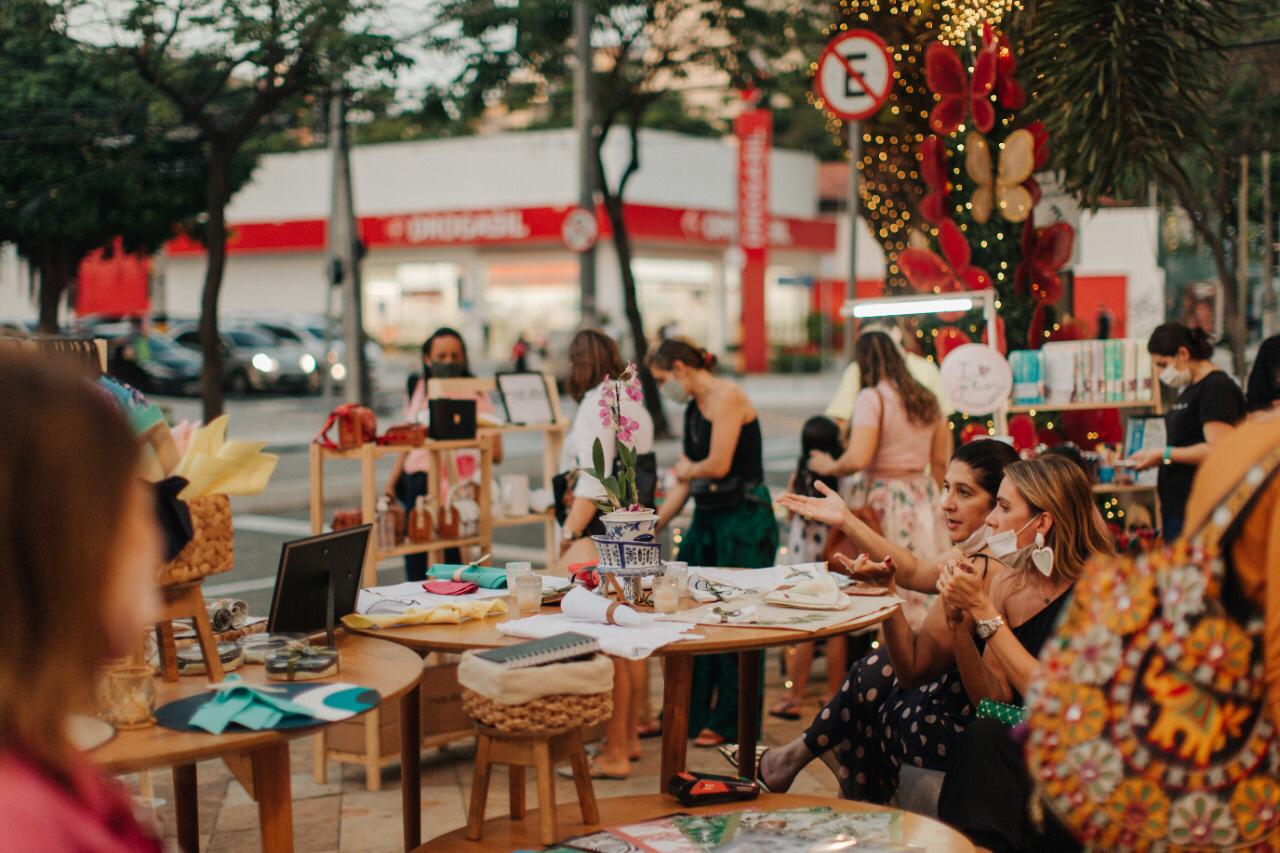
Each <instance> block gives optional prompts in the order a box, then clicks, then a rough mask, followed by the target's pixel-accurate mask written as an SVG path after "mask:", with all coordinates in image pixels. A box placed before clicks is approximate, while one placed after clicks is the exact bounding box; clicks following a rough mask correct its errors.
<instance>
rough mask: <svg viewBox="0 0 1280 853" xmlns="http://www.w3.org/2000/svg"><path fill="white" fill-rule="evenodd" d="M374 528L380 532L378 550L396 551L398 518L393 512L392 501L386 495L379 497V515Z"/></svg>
mask: <svg viewBox="0 0 1280 853" xmlns="http://www.w3.org/2000/svg"><path fill="white" fill-rule="evenodd" d="M374 530H376V531H377V534H378V550H379V551H394V550H395V547H396V519H395V516H393V515H392V514H391V501H390V499H389V498H387V497H386V496H385V495H384V496H383V497H381V498H378V515H377V520H376V523H375V524H374Z"/></svg>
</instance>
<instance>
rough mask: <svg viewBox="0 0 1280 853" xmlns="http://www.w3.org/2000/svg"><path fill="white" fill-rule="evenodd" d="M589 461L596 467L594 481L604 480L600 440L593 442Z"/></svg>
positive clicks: (602, 448) (602, 451)
mask: <svg viewBox="0 0 1280 853" xmlns="http://www.w3.org/2000/svg"><path fill="white" fill-rule="evenodd" d="M591 461H592V462H593V463H595V466H596V471H595V474H596V479H598V480H601V481H603V480H604V476H605V474H604V445H603V444H601V443H600V439H598V438H597V439H596V440H595V444H593V445H591Z"/></svg>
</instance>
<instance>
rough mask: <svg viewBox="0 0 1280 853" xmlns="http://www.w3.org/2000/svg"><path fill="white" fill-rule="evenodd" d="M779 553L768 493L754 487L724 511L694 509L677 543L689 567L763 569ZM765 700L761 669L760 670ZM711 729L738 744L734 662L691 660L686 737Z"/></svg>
mask: <svg viewBox="0 0 1280 853" xmlns="http://www.w3.org/2000/svg"><path fill="white" fill-rule="evenodd" d="M777 551H778V522H777V521H776V520H775V519H774V517H773V510H772V509H771V508H770V498H769V489H768V488H767V487H766V486H764V485H760V486H758V487H757V488H756V489H755V490H754V491H753V492H752V499H751V500H748V501H744V502H743V503H742V504H740V505H738V506H736V507H732V508H726V509H703V508H700V507H697V506H695V507H694V510H693V522H692V523H691V524H690V525H689V529H688V530H687V531H685V534H684V539H683V540H682V541H681V543H680V560H681V561H682V562H686V563H688V564H689V565H691V566H720V567H723V568H739V569H763V568H767V567H769V566H772V565H773V562H774V557H775V555H776V554H777ZM760 680H761V689H760V693H759V695H760V696H761V699H762V700H763V696H764V690H763V684H764V667H761V668H760ZM703 729H711V730H712V731H714V732H716V733H717V734H720V735H722V736H724V737H726V738H728V739H729V740H730V741H736V740H737V739H738V656H737V655H736V654H719V655H699V656H697V657H695V658H694V659H693V689H692V691H691V693H690V710H689V737H695V736H696V735H697V734H698V733H699V732H700V731H702V730H703Z"/></svg>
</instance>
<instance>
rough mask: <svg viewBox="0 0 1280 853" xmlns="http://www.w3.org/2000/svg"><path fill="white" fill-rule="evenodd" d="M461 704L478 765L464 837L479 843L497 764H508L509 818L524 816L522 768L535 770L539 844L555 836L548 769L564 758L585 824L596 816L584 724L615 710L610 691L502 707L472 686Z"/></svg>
mask: <svg viewBox="0 0 1280 853" xmlns="http://www.w3.org/2000/svg"><path fill="white" fill-rule="evenodd" d="M462 706H463V707H464V708H466V710H467V713H469V714H470V715H471V716H472V717H473V718H475V720H476V769H475V776H474V778H473V779H472V782H471V807H470V809H469V810H468V812H467V838H468V840H471V841H479V840H480V837H481V836H482V835H483V832H484V812H485V803H486V801H487V800H488V798H489V771H490V769H491V768H492V767H493V765H495V764H505V765H507V768H508V773H509V781H508V792H509V794H510V799H511V818H512V819H513V820H519V819H521V818H523V817H524V814H525V808H524V780H525V771H524V769H525V768H526V767H532V768H534V769H535V777H536V778H537V782H538V815H539V818H540V824H539V827H538V837H539V839H540V840H541V842H542V843H543V844H552V843H554V842H555V840H556V786H555V776H554V775H553V773H552V768H553V767H554V766H555V765H557V764H560V763H561V762H564V761H568V762H569V763H570V765H571V766H572V767H573V784H574V786H575V787H576V788H577V792H578V806H579V807H580V808H581V809H582V820H583V822H584V823H588V824H592V823H595V822H597V821H598V820H600V813H599V811H598V810H597V808H596V794H595V789H594V788H593V787H592V785H591V771H590V769H589V768H588V766H587V753H586V750H585V749H583V746H582V728H583V726H591V725H595V724H596V723H598V722H601V721H602V720H606V719H608V718H609V715H610V714H611V713H613V695H612V693H599V694H595V695H591V696H570V695H558V696H546V697H543V698H542V699H537V700H534V701H533V702H529V703H527V704H525V705H502V704H499V703H497V702H493V701H491V700H489V699H486V698H485V697H483V696H481V695H479V694H477V693H474V692H472V691H470V690H467V689H465V688H464V689H463V691H462Z"/></svg>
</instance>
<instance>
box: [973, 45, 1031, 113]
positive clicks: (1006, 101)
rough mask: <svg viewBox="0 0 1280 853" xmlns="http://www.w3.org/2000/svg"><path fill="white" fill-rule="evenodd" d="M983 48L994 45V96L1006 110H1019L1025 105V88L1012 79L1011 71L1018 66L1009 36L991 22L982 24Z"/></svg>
mask: <svg viewBox="0 0 1280 853" xmlns="http://www.w3.org/2000/svg"><path fill="white" fill-rule="evenodd" d="M982 46H983V48H991V47H992V46H994V47H995V50H996V87H995V88H996V98H997V100H999V101H1000V106H1002V107H1004V108H1005V109H1007V110H1020V109H1022V108H1023V107H1024V106H1026V105H1027V90H1026V89H1023V88H1022V84H1021V83H1019V82H1018V81H1017V80H1015V79H1014V76H1013V72H1014V71H1015V70H1016V69H1017V67H1018V60H1017V59H1016V58H1015V57H1014V55H1013V48H1012V47H1011V46H1010V45H1009V37H1008V36H1007V35H1005V34H1004V33H1002V32H999V31H998V30H996V29H995V28H994V27H992V26H991V24H983V25H982Z"/></svg>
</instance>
